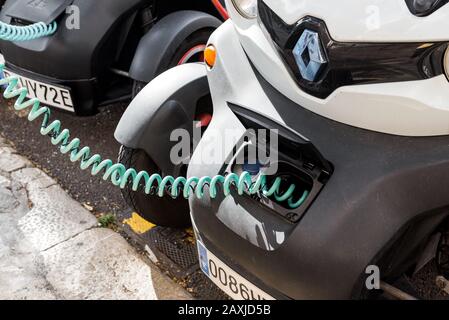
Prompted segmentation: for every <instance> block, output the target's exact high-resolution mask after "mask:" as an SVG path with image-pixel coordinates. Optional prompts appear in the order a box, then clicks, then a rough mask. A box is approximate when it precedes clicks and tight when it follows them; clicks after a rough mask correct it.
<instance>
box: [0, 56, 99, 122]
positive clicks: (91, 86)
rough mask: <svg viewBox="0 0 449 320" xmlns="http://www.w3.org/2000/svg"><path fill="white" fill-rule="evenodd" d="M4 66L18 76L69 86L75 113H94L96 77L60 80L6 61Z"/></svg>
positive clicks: (96, 99)
mask: <svg viewBox="0 0 449 320" xmlns="http://www.w3.org/2000/svg"><path fill="white" fill-rule="evenodd" d="M5 66H6V68H7V69H8V70H10V71H12V72H13V73H15V74H17V75H19V76H24V77H27V78H30V79H33V80H36V81H39V82H43V83H46V84H51V85H56V86H61V87H66V88H69V89H70V92H71V96H72V101H73V104H74V106H75V113H76V114H77V115H79V116H85V115H92V114H95V113H96V110H97V109H96V105H97V102H98V97H97V94H96V93H97V92H98V91H99V90H98V89H99V88H98V81H97V78H92V79H84V80H60V79H55V78H51V77H46V76H43V75H40V74H36V73H34V72H30V71H28V70H25V69H22V68H19V67H17V66H15V65H13V64H11V63H8V62H6V65H5Z"/></svg>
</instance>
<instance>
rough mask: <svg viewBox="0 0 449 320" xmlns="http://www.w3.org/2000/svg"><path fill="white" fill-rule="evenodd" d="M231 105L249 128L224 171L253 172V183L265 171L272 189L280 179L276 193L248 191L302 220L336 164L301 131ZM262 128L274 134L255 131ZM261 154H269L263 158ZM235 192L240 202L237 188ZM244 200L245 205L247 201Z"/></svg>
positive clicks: (276, 210) (290, 219) (258, 200)
mask: <svg viewBox="0 0 449 320" xmlns="http://www.w3.org/2000/svg"><path fill="white" fill-rule="evenodd" d="M231 109H232V110H233V111H234V113H235V114H236V115H237V117H238V118H239V119H240V120H241V122H242V123H243V125H245V127H246V128H247V129H248V131H247V132H246V133H245V135H244V137H242V139H241V140H240V141H239V143H238V144H237V145H236V147H235V148H234V151H233V154H232V155H230V156H229V157H228V160H227V161H228V162H227V163H228V164H229V165H226V166H225V167H224V170H223V172H222V174H224V175H226V174H230V173H236V174H241V173H243V172H244V171H246V172H249V173H250V174H251V180H252V181H253V183H256V182H257V181H258V179H259V177H260V176H261V175H263V176H265V177H266V180H265V182H266V183H265V188H263V190H264V191H267V190H270V188H271V187H272V186H273V185H275V184H276V182H278V184H277V185H276V187H277V188H276V189H277V190H276V192H274V193H272V194H269V193H268V194H267V192H264V191H261V192H258V193H256V194H250V193H249V192H248V193H246V194H245V197H246V198H250V199H251V201H253V202H256V203H258V205H260V206H261V207H262V208H264V209H265V210H267V211H270V212H272V213H274V214H276V215H279V216H281V217H282V218H284V219H285V220H287V221H288V222H290V223H297V222H299V221H300V220H301V218H302V216H303V215H304V214H305V212H306V211H307V209H308V208H309V207H310V205H311V204H312V203H313V201H314V200H315V198H316V197H317V196H318V194H319V193H320V191H321V190H322V188H323V187H324V185H325V184H326V183H327V181H328V180H329V178H330V176H331V174H332V172H333V167H332V165H331V164H330V163H329V162H328V161H327V160H325V159H324V157H323V156H322V155H321V154H320V153H319V151H318V150H317V149H316V148H315V147H314V146H313V145H312V143H311V142H310V141H309V140H308V139H307V138H305V137H303V136H301V135H300V134H298V133H296V132H294V131H291V130H290V129H288V128H285V127H284V126H282V125H281V124H279V123H276V122H274V121H273V120H271V119H267V118H264V117H263V116H261V115H259V114H257V113H254V112H253V111H250V110H248V109H244V108H240V107H238V106H234V105H231ZM260 129H265V130H267V131H270V132H271V134H270V135H265V138H264V139H260V137H258V136H257V135H255V132H258V131H260ZM273 132H275V136H273V135H272V133H273ZM273 140H275V142H276V143H274V141H273ZM260 155H264V156H265V155H269V156H267V157H264V158H263V159H262V158H261V157H260ZM279 181H280V183H279ZM292 186H294V189H293V191H291V190H292V189H291V188H292ZM286 195H288V196H286ZM233 196H234V199H235V200H236V202H239V195H238V194H237V188H235V190H234V194H233ZM244 202H245V203H247V201H244ZM241 204H242V205H244V204H243V202H242V203H241Z"/></svg>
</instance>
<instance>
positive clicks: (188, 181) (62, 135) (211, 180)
mask: <svg viewBox="0 0 449 320" xmlns="http://www.w3.org/2000/svg"><path fill="white" fill-rule="evenodd" d="M56 29H57V24H56V23H55V22H53V23H52V24H50V25H48V26H47V25H46V24H45V23H42V22H41V23H36V24H33V25H30V26H24V27H20V26H11V25H8V24H5V23H3V22H0V39H2V40H7V41H26V40H32V39H37V38H41V37H44V36H48V35H51V34H53V33H54V32H55V31H56ZM3 69H4V65H2V64H0V73H3ZM18 83H19V79H18V78H17V77H16V76H10V77H6V78H4V79H1V80H0V86H4V85H6V86H7V87H6V89H5V91H4V93H3V96H4V97H5V98H6V99H12V98H16V102H15V104H14V109H15V110H16V111H21V110H26V109H29V112H28V120H29V121H34V120H36V119H38V118H39V117H41V118H42V124H41V130H40V132H41V134H42V135H46V136H50V137H51V143H52V144H53V145H55V146H56V145H59V150H60V152H61V153H62V154H69V155H70V160H71V161H72V162H77V161H79V162H80V168H81V170H87V169H89V168H91V174H92V175H94V176H95V175H98V174H100V173H103V179H104V180H110V181H111V182H112V183H113V184H114V185H115V186H119V187H120V188H122V189H123V188H125V187H126V185H127V184H128V183H130V182H131V183H132V189H133V190H134V191H137V190H138V189H139V186H140V185H141V183H142V182H143V184H144V192H145V193H146V194H153V193H154V190H156V192H155V193H156V195H157V196H159V197H163V196H164V195H165V194H166V193H167V192H168V193H169V194H170V195H171V196H172V197H173V198H176V197H180V196H182V197H184V198H185V199H188V198H190V196H191V195H194V196H196V197H197V198H199V199H201V198H203V197H204V195H205V194H206V186H207V187H208V193H209V196H210V197H211V198H212V199H214V198H216V197H217V195H218V192H223V194H224V196H229V195H230V194H231V192H232V188H236V189H237V193H238V194H239V195H243V194H244V193H248V194H250V195H255V194H261V195H263V196H265V197H274V198H275V199H276V201H278V202H287V204H288V206H289V207H290V208H291V209H296V208H299V207H300V206H301V205H302V204H304V202H305V201H306V200H307V197H308V195H309V192H308V191H307V190H306V191H304V192H303V194H302V196H301V197H299V199H296V200H295V199H293V195H294V192H295V189H296V185H294V184H291V185H290V187H289V188H288V189H287V191H285V192H281V191H280V189H281V184H282V179H281V178H280V177H277V178H276V179H274V181H273V183H272V185H271V186H268V185H267V177H266V176H265V175H263V174H260V175H259V176H258V178H257V181H255V182H254V181H253V180H252V176H251V175H250V173H248V172H243V173H242V174H241V175H237V174H235V173H231V174H229V175H227V176H222V175H217V176H214V177H207V176H206V177H201V178H199V177H190V178H184V177H177V178H175V177H172V176H165V177H162V176H161V175H159V174H150V173H148V172H146V171H140V172H138V171H137V170H136V169H133V168H129V169H128V168H126V167H125V166H124V165H123V164H121V163H115V162H114V161H112V160H110V159H106V160H103V158H102V157H101V156H100V155H99V154H95V155H91V151H90V148H89V147H87V146H85V147H81V140H80V139H78V138H74V139H71V138H70V131H69V130H68V129H62V128H61V121H59V120H54V121H52V122H50V117H51V111H50V109H49V108H48V107H46V106H41V105H40V101H39V100H38V99H36V98H33V99H27V94H28V90H27V89H26V88H24V87H19V84H18Z"/></svg>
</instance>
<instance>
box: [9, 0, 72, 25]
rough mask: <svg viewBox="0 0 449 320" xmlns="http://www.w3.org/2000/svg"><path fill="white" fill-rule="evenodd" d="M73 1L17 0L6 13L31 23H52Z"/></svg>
mask: <svg viewBox="0 0 449 320" xmlns="http://www.w3.org/2000/svg"><path fill="white" fill-rule="evenodd" d="M72 3H73V0H46V1H30V0H15V1H14V3H13V4H12V5H10V6H9V7H8V8H7V9H6V11H5V13H4V14H5V15H6V16H8V17H10V18H16V19H19V20H21V21H26V22H30V23H37V22H44V23H45V24H50V23H51V22H53V21H54V20H55V19H56V18H57V17H59V16H60V15H61V14H62V13H63V12H64V11H65V9H66V8H67V7H68V6H70V5H71V4H72Z"/></svg>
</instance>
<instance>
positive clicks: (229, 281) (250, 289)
mask: <svg viewBox="0 0 449 320" xmlns="http://www.w3.org/2000/svg"><path fill="white" fill-rule="evenodd" d="M197 244H198V255H199V260H200V267H201V270H202V271H203V272H204V274H205V275H206V276H207V277H208V278H209V279H210V280H211V281H212V282H213V283H214V284H215V285H216V286H217V287H219V288H220V289H221V290H223V291H224V292H225V293H226V294H227V295H228V296H230V297H231V298H232V299H234V300H274V298H273V297H272V296H270V295H269V294H267V293H265V292H264V291H263V290H261V289H259V288H258V287H256V286H255V285H254V284H252V283H251V282H249V281H248V280H246V279H245V278H243V277H242V276H241V275H240V274H238V273H237V272H235V271H234V270H232V269H231V268H229V267H228V266H227V265H226V264H225V263H224V262H222V261H221V260H220V259H218V258H217V257H216V256H215V255H214V254H213V253H211V252H210V251H209V250H207V249H206V247H205V246H204V244H203V243H202V242H200V241H197Z"/></svg>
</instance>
